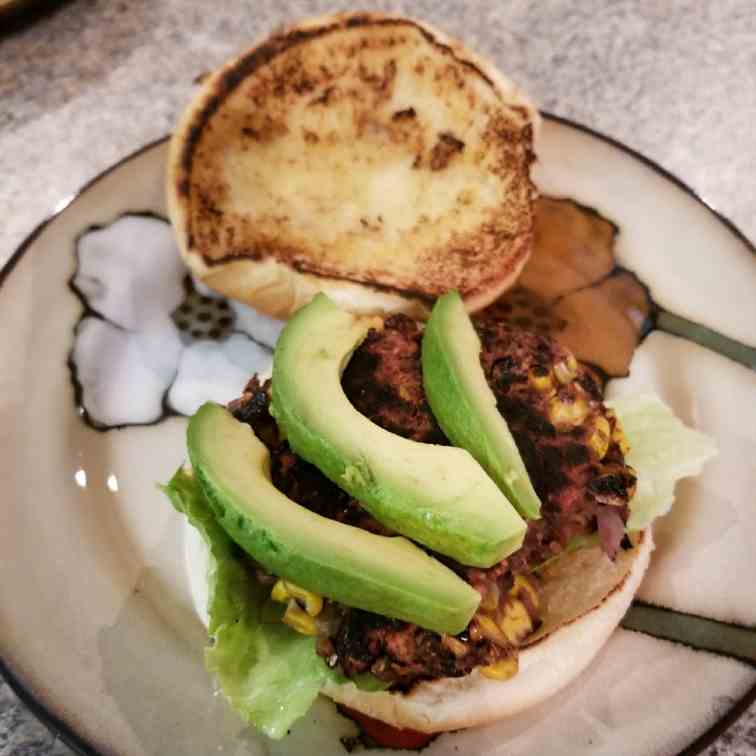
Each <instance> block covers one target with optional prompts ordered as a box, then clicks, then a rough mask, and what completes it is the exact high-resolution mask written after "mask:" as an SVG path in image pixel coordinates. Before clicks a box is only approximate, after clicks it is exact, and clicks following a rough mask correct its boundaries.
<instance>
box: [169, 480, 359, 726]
mask: <svg viewBox="0 0 756 756" xmlns="http://www.w3.org/2000/svg"><path fill="white" fill-rule="evenodd" d="M162 489H163V491H164V492H165V493H166V494H167V495H168V497H169V498H170V500H171V503H172V504H173V506H174V507H175V508H176V509H177V510H178V511H179V512H182V513H183V514H185V515H186V517H187V519H188V520H189V522H190V523H191V524H192V525H193V526H194V527H195V528H197V530H199V532H200V533H201V534H202V537H203V539H204V541H205V542H206V544H207V546H208V548H209V550H210V568H209V574H208V588H209V598H208V615H209V618H210V621H209V626H208V632H209V634H210V638H211V640H212V645H211V646H210V647H209V648H208V649H206V652H205V663H206V665H207V668H208V670H209V671H210V672H212V673H213V674H215V676H216V677H217V679H218V682H219V684H220V688H221V691H222V692H223V695H224V696H225V697H226V698H227V699H228V701H229V703H230V704H231V705H232V706H233V707H234V708H235V709H236V711H238V712H239V714H241V716H242V717H243V718H244V719H245V720H246V721H248V722H250V723H251V724H253V725H255V726H256V727H257V728H258V729H259V730H260V731H261V732H263V733H265V734H266V735H267V736H269V737H271V738H275V739H279V738H282V737H283V736H284V735H286V733H287V731H288V730H289V728H290V727H291V725H292V724H293V722H295V721H296V720H297V719H299V718H300V717H301V716H303V715H304V714H306V713H307V710H308V709H309V708H310V706H311V705H312V703H313V701H314V700H315V698H316V697H317V695H318V692H319V691H320V689H321V687H322V686H323V684H324V683H325V681H326V680H327V679H333V680H335V681H337V682H338V681H339V680H340V679H341V675H340V674H339V673H338V672H336V671H334V670H331V669H330V668H329V667H328V666H327V665H326V664H325V662H324V661H323V659H322V658H321V657H320V656H318V654H317V653H316V651H315V638H312V637H308V636H306V635H301V634H300V633H297V632H294V631H293V630H291V629H290V628H288V627H287V626H286V625H283V624H281V623H278V622H267V623H266V622H262V621H261V616H260V612H261V608H262V606H263V603H264V601H265V599H266V598H267V597H266V595H265V591H264V589H263V588H262V586H261V585H260V584H259V583H258V581H257V580H256V579H255V578H254V576H252V575H251V574H250V573H248V571H247V570H246V568H245V566H244V563H243V558H242V556H241V555H242V552H241V550H240V549H239V548H238V547H237V546H236V544H235V543H234V542H233V541H232V540H231V539H230V538H229V536H228V535H227V534H226V532H225V531H224V530H223V529H222V528H221V527H220V525H218V524H217V522H216V520H215V516H214V515H213V512H212V509H211V508H210V505H209V504H208V503H207V501H206V499H205V497H204V495H203V493H202V490H201V488H200V486H199V483H198V482H197V481H196V480H195V479H194V477H193V476H192V474H191V472H190V471H186V470H184V469H179V470H178V471H177V472H176V474H175V475H174V476H173V478H172V479H171V481H170V482H169V483H168V484H167V485H165V486H162ZM367 684H373V683H372V682H371V681H367Z"/></svg>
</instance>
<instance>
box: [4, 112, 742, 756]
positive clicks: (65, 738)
mask: <svg viewBox="0 0 756 756" xmlns="http://www.w3.org/2000/svg"><path fill="white" fill-rule="evenodd" d="M540 113H541V116H542V118H543V119H544V120H546V121H552V122H554V123H557V124H559V125H561V126H566V127H568V128H571V129H573V130H575V131H578V132H582V133H583V134H587V135H588V136H590V137H593V138H596V139H598V140H599V141H602V142H604V143H606V144H609V145H610V146H612V147H614V148H616V149H618V150H619V151H620V152H623V153H625V154H626V155H628V156H630V157H631V158H634V159H635V160H638V161H640V162H641V163H642V164H643V165H645V166H646V167H647V168H650V169H651V170H652V171H653V172H655V173H657V174H658V175H660V176H662V177H663V178H665V179H667V180H668V181H670V182H671V183H672V184H674V185H675V186H676V187H677V188H678V189H680V190H682V191H683V192H684V193H685V194H687V195H688V196H690V197H692V198H693V200H695V202H696V203H697V204H699V205H701V206H703V208H704V209H705V210H707V211H708V212H709V213H710V214H711V215H713V216H714V217H715V218H716V219H717V220H718V221H719V222H720V223H722V224H723V225H724V226H725V228H727V229H728V231H729V232H730V233H731V234H733V236H734V237H735V238H736V239H738V241H740V242H741V243H742V244H744V245H745V247H746V248H747V249H748V250H750V252H751V254H752V255H754V256H756V244H755V243H754V242H753V241H751V240H750V239H749V238H748V237H747V236H746V235H745V234H744V233H743V232H742V231H741V230H740V228H738V226H737V225H735V223H734V222H733V221H732V220H730V218H728V217H727V216H726V215H724V214H723V213H722V212H721V211H720V210H718V209H717V208H715V207H714V205H712V204H711V203H710V202H708V201H707V200H706V199H704V198H703V197H702V196H701V195H700V194H699V193H698V192H697V191H696V190H695V189H693V188H692V187H691V186H690V185H689V184H687V183H686V182H685V181H683V180H682V179H681V178H679V177H678V176H677V175H675V174H674V173H672V172H671V171H669V170H668V169H666V168H664V167H663V166H662V165H660V164H659V163H657V162H656V161H655V160H653V159H652V158H649V157H647V156H646V155H644V154H643V153H641V152H639V151H638V150H636V149H635V148H633V147H630V146H628V145H626V144H624V143H623V142H620V141H619V140H618V139H615V138H614V137H612V136H610V135H608V134H604V133H603V132H601V131H598V130H596V129H594V128H593V127H592V126H586V125H585V124H583V123H580V122H579V121H575V120H573V119H571V118H567V117H565V116H561V115H558V114H556V113H552V112H550V111H546V110H541V111H540ZM170 137H171V135H170V133H169V134H165V135H163V136H160V137H158V138H156V139H153V140H151V141H149V142H147V143H146V144H143V145H142V146H141V147H139V148H138V149H136V150H134V151H133V152H130V153H129V154H128V155H125V156H124V157H122V158H120V159H119V160H117V161H116V162H115V163H113V164H112V165H109V166H108V167H107V168H105V169H104V170H103V171H101V172H100V173H98V174H96V175H95V176H93V177H92V178H91V179H89V180H88V181H86V182H85V183H84V184H83V185H82V186H81V187H80V188H79V189H78V190H76V191H75V192H73V193H72V194H70V195H68V196H67V197H65V198H64V199H63V200H61V201H60V202H59V203H58V204H56V205H55V207H54V209H53V210H52V211H51V212H50V213H49V214H48V215H47V216H46V217H45V218H44V219H43V220H41V221H40V222H39V223H38V224H37V225H36V226H35V227H34V228H33V229H32V230H31V231H30V232H29V234H28V235H27V236H26V237H25V238H24V239H23V241H22V242H21V243H20V244H19V246H18V247H16V249H15V250H14V251H13V252H12V253H11V255H10V257H9V258H8V259H7V260H6V262H5V263H4V264H3V266H2V267H1V268H0V287H2V285H3V284H4V283H5V280H6V279H7V278H8V277H9V276H10V274H11V273H12V272H13V270H14V269H15V267H16V265H17V264H18V263H19V261H20V260H21V258H22V257H23V255H24V253H25V252H26V251H27V250H28V249H29V247H31V245H32V244H33V243H34V241H35V240H36V239H37V238H38V237H39V236H40V235H41V234H42V232H43V231H44V230H45V229H46V228H47V227H48V226H49V225H50V224H51V223H52V222H53V221H54V220H55V219H56V218H58V216H59V215H61V214H62V213H64V212H66V211H67V210H68V208H69V207H70V206H71V205H72V204H73V203H74V202H75V201H76V200H77V199H78V198H79V197H80V196H82V195H83V194H84V193H85V192H87V191H89V190H90V189H91V188H92V187H93V186H94V185H95V184H97V183H98V182H99V181H100V180H101V179H103V178H105V177H106V176H108V175H109V174H111V173H113V172H114V171H116V170H118V169H119V168H121V166H123V165H124V164H125V163H128V162H129V161H131V160H134V159H135V158H137V157H139V156H140V155H142V154H144V153H146V152H148V151H149V150H152V149H154V148H155V147H158V146H159V145H161V144H163V143H164V142H167V141H168V140H169V139H170ZM628 632H633V631H628ZM0 680H3V681H5V683H6V684H7V685H8V687H9V688H10V689H11V690H12V691H13V693H14V694H15V695H16V696H17V697H18V699H19V700H20V701H21V702H22V703H23V704H24V705H25V706H26V707H27V708H28V709H29V711H31V713H32V714H33V715H34V716H35V717H36V718H37V719H38V720H39V721H40V722H41V723H42V724H43V725H44V726H45V727H46V728H47V729H48V730H49V731H50V732H51V733H52V734H53V735H54V736H55V737H56V738H59V739H60V740H61V741H62V742H63V743H65V744H66V745H67V746H68V747H69V748H71V749H72V750H73V751H74V752H75V753H77V754H80V756H105V753H104V752H102V751H99V750H97V749H96V748H95V747H94V746H92V745H91V744H90V743H88V742H87V741H86V740H85V739H84V738H83V737H82V736H81V735H79V734H78V733H77V732H76V730H75V729H74V728H73V727H72V726H71V725H69V724H68V723H66V722H65V721H63V720H62V719H60V718H59V717H58V716H57V715H56V714H55V713H54V712H53V711H52V709H51V707H48V706H47V705H46V704H45V703H43V702H42V701H41V700H39V699H38V698H37V697H36V696H35V694H34V693H32V692H31V690H30V689H29V688H28V687H27V685H26V684H25V683H24V681H23V680H22V679H21V676H20V675H19V674H17V673H16V672H14V671H13V670H12V669H11V668H10V667H9V665H8V664H7V663H6V662H5V659H4V658H3V656H2V654H1V653H0ZM754 702H756V685H754V686H753V687H752V688H751V689H750V690H748V691H747V692H746V693H745V694H744V695H743V696H742V697H741V698H740V699H738V700H737V701H736V702H735V703H734V704H733V705H732V706H731V707H730V708H729V709H728V710H727V712H726V713H725V714H724V715H723V716H722V717H720V718H719V719H718V720H717V721H716V722H715V723H714V724H713V725H711V727H709V728H708V729H707V730H705V731H704V732H703V733H701V735H699V736H698V737H697V738H696V739H695V740H694V741H693V742H691V743H690V744H689V745H687V746H686V747H685V748H684V749H683V750H682V751H680V752H679V753H678V754H677V756H697V755H698V754H701V753H702V752H703V751H704V749H706V748H707V747H708V746H709V745H711V744H712V743H713V742H714V741H715V740H716V739H717V738H718V737H719V736H720V735H722V734H723V733H724V732H725V731H726V730H728V729H729V728H730V727H731V726H732V725H733V724H735V722H737V721H738V720H739V719H740V718H741V716H742V715H743V714H744V713H745V711H746V710H747V709H748V708H749V707H750V706H751V704H753V703H754Z"/></svg>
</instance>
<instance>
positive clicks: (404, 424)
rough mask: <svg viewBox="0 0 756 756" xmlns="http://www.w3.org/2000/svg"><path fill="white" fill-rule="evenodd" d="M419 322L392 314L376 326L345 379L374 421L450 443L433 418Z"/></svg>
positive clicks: (348, 392)
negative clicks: (425, 382) (422, 363)
mask: <svg viewBox="0 0 756 756" xmlns="http://www.w3.org/2000/svg"><path fill="white" fill-rule="evenodd" d="M421 336H422V333H421V331H420V326H419V325H418V324H417V323H416V322H415V321H414V320H411V319H410V318H408V317H406V316H403V315H395V316H392V317H390V318H387V320H386V323H385V326H384V329H383V330H382V331H374V330H371V331H370V332H369V333H368V336H367V338H366V339H365V341H364V342H363V343H362V345H361V346H360V348H359V349H358V350H357V351H356V352H355V353H354V355H353V356H352V359H351V360H350V362H349V365H348V366H347V368H346V370H345V371H344V375H343V378H342V383H343V386H344V391H345V393H346V395H347V396H348V397H349V400H350V401H351V402H352V404H353V405H354V406H355V407H356V408H357V409H358V410H359V411H360V412H361V413H362V414H363V415H365V416H366V417H368V418H370V419H371V420H372V421H373V422H374V423H376V424H377V425H380V426H381V427H382V428H385V429H386V430H388V431H391V432H392V433H396V434H398V435H400V436H404V437H405V438H409V439H412V440H413V441H422V442H425V443H429V444H448V443H449V442H448V441H447V439H446V436H444V434H443V433H442V432H441V429H440V428H439V427H438V423H437V422H436V418H435V417H433V414H432V413H431V410H430V407H429V406H428V402H427V400H426V398H425V391H424V389H423V376H422V372H421V370H420V342H421Z"/></svg>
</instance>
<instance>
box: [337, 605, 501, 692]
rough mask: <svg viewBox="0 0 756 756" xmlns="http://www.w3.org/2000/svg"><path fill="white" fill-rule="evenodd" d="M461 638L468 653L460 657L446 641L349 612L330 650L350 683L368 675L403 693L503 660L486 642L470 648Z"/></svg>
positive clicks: (471, 644)
mask: <svg viewBox="0 0 756 756" xmlns="http://www.w3.org/2000/svg"><path fill="white" fill-rule="evenodd" d="M461 638H462V639H461V640H460V638H457V639H456V640H458V641H459V643H464V647H465V648H466V649H467V653H465V655H464V656H459V657H458V656H456V655H455V654H454V653H453V652H452V650H451V648H450V645H449V642H448V639H446V638H445V636H442V635H439V634H438V633H433V632H430V631H428V630H423V629H422V628H420V627H417V626H416V625H411V624H408V623H406V622H398V621H396V620H387V619H386V618H385V617H379V616H377V615H374V614H370V613H368V612H363V611H359V610H352V611H349V612H347V613H346V614H345V616H344V619H343V621H342V623H341V626H340V628H339V631H338V633H337V634H336V637H335V638H334V639H333V647H334V649H335V653H336V654H337V656H338V658H339V660H340V661H341V665H342V669H343V671H344V673H345V674H346V675H347V676H348V677H353V676H354V675H357V674H360V673H363V672H371V673H372V674H374V675H375V676H376V677H378V678H379V679H381V680H385V681H389V682H392V683H396V684H397V685H398V686H399V687H405V688H406V687H408V686H410V685H411V684H413V683H414V682H416V681H418V680H422V679H434V678H437V677H461V676H462V675H466V674H468V673H469V672H471V671H472V670H473V669H474V668H475V667H477V666H480V665H487V664H493V663H495V662H496V661H498V660H499V659H501V658H503V657H504V656H506V653H507V652H506V651H505V650H504V649H501V648H500V647H498V646H496V645H495V644H493V643H491V642H490V641H487V640H481V641H477V642H473V641H471V640H470V639H469V637H468V636H467V635H462V636H461Z"/></svg>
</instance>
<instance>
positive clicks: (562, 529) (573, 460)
mask: <svg viewBox="0 0 756 756" xmlns="http://www.w3.org/2000/svg"><path fill="white" fill-rule="evenodd" d="M476 329H477V331H478V334H479V336H480V339H481V344H482V351H481V363H482V365H483V371H484V373H485V375H486V379H487V381H488V384H489V386H490V387H491V390H492V391H493V392H494V395H495V396H496V401H497V406H498V408H499V411H500V412H501V414H502V415H503V417H504V418H505V419H506V421H507V424H508V425H509V428H510V430H511V431H512V435H513V436H514V438H515V441H516V443H517V447H518V449H519V450H520V454H521V455H522V457H523V461H524V463H525V467H526V468H527V470H528V474H529V475H530V479H531V481H532V482H533V486H534V488H535V490H536V493H537V494H538V496H539V497H540V499H541V502H542V511H541V514H542V519H541V520H534V521H530V522H529V523H528V533H527V535H526V538H525V544H524V545H523V548H522V549H521V550H520V551H519V552H517V554H515V555H513V556H512V557H511V558H510V563H511V565H512V568H513V569H514V570H515V571H520V572H526V571H529V569H531V568H532V567H533V566H535V565H537V564H538V563H540V562H542V561H544V560H545V559H547V558H548V557H549V556H551V555H553V554H555V553H557V552H559V551H561V549H562V548H564V547H565V546H566V545H567V543H568V542H569V541H570V540H571V539H572V538H574V537H575V536H580V535H585V534H589V533H593V532H595V531H596V529H597V527H598V528H600V529H601V530H602V531H603V530H605V529H606V530H609V529H611V532H612V534H613V537H611V538H609V537H606V538H604V537H602V545H604V547H605V550H606V552H607V554H608V555H609V556H610V557H612V558H613V557H614V555H615V554H616V551H617V549H618V548H619V545H620V540H621V538H620V539H618V538H617V537H616V534H617V533H619V532H621V530H622V528H621V527H619V528H618V527H617V523H616V520H617V519H619V520H620V525H623V524H624V522H626V521H627V517H628V514H629V510H628V506H627V502H628V501H629V499H630V495H631V493H632V490H633V488H634V485H635V474H634V472H633V471H632V470H631V468H629V467H627V466H626V465H625V464H624V458H623V455H622V452H621V450H620V448H619V445H618V444H617V443H616V441H614V440H612V441H611V442H610V443H609V444H608V449H607V451H606V454H605V456H604V457H603V458H602V459H599V458H598V455H597V454H596V453H595V451H594V450H593V449H592V447H591V437H592V434H594V433H595V432H596V426H597V421H599V418H605V419H606V421H607V423H608V426H609V428H610V432H613V431H614V427H615V425H616V420H615V418H614V417H613V416H611V415H610V414H609V413H608V412H607V410H606V408H605V407H604V405H603V402H602V396H601V390H600V388H599V384H598V381H597V380H596V378H595V377H594V376H593V374H592V373H591V372H590V371H589V369H588V368H586V367H584V366H580V365H578V366H577V368H576V375H575V377H574V379H573V380H570V381H568V382H567V383H561V382H560V381H559V380H558V378H557V377H556V376H555V374H554V367H555V366H556V365H558V364H560V363H561V364H562V365H565V364H566V363H567V362H568V360H569V358H570V352H569V351H568V350H567V349H565V348H564V347H562V346H560V345H559V344H558V343H557V342H556V341H554V340H552V339H549V338H547V337H545V336H539V335H537V334H534V333H529V332H527V331H520V330H515V329H512V328H510V327H508V326H506V325H505V324H503V323H501V322H497V321H491V320H478V321H477V322H476ZM563 407H566V408H568V409H569V410H570V411H571V408H579V407H582V408H583V409H582V411H581V412H580V413H579V414H581V415H583V417H582V419H581V420H580V422H575V423H571V422H566V423H561V424H560V425H558V426H557V425H555V424H554V421H553V420H554V417H555V415H556V411H558V410H559V409H560V408H563ZM556 416H557V417H558V415H556ZM568 416H569V413H568ZM607 506H608V507H610V509H611V511H610V513H605V514H603V515H602V516H601V518H599V517H598V514H599V511H600V510H601V509H602V508H604V509H605V508H606V507H607ZM612 521H614V524H613V525H612ZM607 522H608V523H609V524H608V525H604V523H607ZM603 535H605V534H604V533H603V532H602V536H603Z"/></svg>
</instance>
